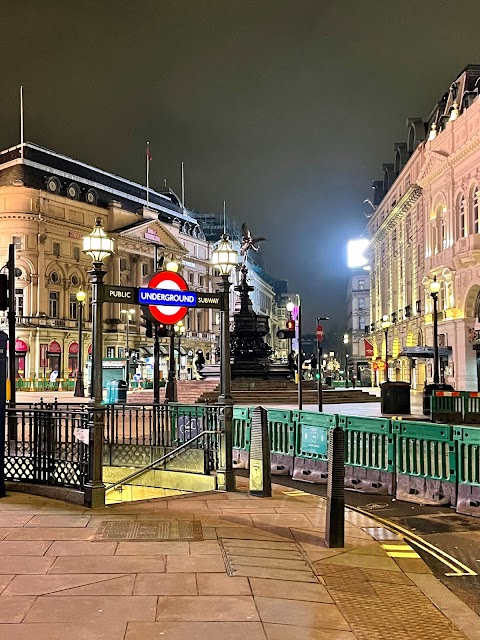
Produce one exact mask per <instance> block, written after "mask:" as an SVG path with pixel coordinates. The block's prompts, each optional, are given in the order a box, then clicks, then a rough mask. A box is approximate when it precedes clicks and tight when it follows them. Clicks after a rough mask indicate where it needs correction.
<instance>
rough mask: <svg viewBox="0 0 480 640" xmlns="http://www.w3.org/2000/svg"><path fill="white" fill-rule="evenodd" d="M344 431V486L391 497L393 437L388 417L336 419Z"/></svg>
mask: <svg viewBox="0 0 480 640" xmlns="http://www.w3.org/2000/svg"><path fill="white" fill-rule="evenodd" d="M339 424H340V425H341V426H343V427H344V429H345V486H346V487H347V488H350V489H356V490H357V491H363V492H365V493H379V494H387V495H394V493H395V438H394V435H393V432H392V421H391V420H389V419H388V418H367V417H362V416H339Z"/></svg>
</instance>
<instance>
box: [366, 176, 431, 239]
mask: <svg viewBox="0 0 480 640" xmlns="http://www.w3.org/2000/svg"><path fill="white" fill-rule="evenodd" d="M421 193H422V189H421V187H420V186H419V185H418V184H412V185H411V186H410V187H409V189H408V191H406V192H405V194H404V195H403V196H402V197H401V198H400V200H399V201H398V202H397V204H396V205H395V206H394V207H393V209H392V210H391V211H390V213H389V214H388V216H387V218H386V219H385V220H384V221H383V222H382V224H381V225H380V226H379V227H378V229H377V230H376V231H375V233H374V234H373V235H372V237H371V244H372V245H373V246H376V245H378V244H379V243H380V242H382V240H383V239H384V238H385V236H386V235H387V233H388V232H389V231H391V230H392V229H393V228H394V227H395V226H396V225H397V224H398V222H399V221H400V220H401V219H402V218H403V217H404V216H405V214H406V213H407V212H408V211H409V210H410V209H411V208H412V206H413V205H414V204H415V202H416V201H417V200H418V199H419V197H420V195H421Z"/></svg>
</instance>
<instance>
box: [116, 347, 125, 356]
mask: <svg viewBox="0 0 480 640" xmlns="http://www.w3.org/2000/svg"><path fill="white" fill-rule="evenodd" d="M118 357H119V358H124V357H125V348H124V347H118Z"/></svg>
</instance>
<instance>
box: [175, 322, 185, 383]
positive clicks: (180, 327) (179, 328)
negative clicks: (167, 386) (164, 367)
mask: <svg viewBox="0 0 480 640" xmlns="http://www.w3.org/2000/svg"><path fill="white" fill-rule="evenodd" d="M173 329H174V331H175V333H176V334H177V335H178V374H177V379H178V380H180V373H181V366H182V360H181V357H182V355H181V353H180V346H181V344H180V343H181V340H182V336H183V334H184V333H185V331H186V329H185V325H184V324H183V321H182V320H180V322H177V324H176V325H175V326H174V327H173Z"/></svg>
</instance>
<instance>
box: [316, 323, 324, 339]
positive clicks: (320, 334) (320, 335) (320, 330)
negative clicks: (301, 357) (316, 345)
mask: <svg viewBox="0 0 480 640" xmlns="http://www.w3.org/2000/svg"><path fill="white" fill-rule="evenodd" d="M317 340H318V341H319V342H321V341H322V340H323V327H322V325H321V324H317Z"/></svg>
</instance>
